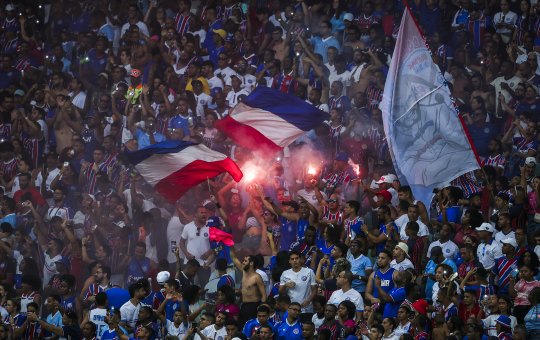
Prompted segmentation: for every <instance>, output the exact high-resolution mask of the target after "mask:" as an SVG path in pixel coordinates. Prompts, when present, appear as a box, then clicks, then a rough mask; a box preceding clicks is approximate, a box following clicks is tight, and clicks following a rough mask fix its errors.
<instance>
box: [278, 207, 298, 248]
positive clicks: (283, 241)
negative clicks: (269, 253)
mask: <svg viewBox="0 0 540 340" xmlns="http://www.w3.org/2000/svg"><path fill="white" fill-rule="evenodd" d="M279 222H280V223H281V238H280V242H279V250H287V251H288V250H289V249H290V248H291V244H293V243H294V242H295V241H296V237H297V236H296V235H297V225H296V221H291V220H288V219H286V218H285V217H282V216H280V217H279Z"/></svg>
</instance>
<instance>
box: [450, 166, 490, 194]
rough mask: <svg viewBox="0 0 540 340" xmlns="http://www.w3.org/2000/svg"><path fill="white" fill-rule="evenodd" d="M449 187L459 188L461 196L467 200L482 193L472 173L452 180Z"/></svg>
mask: <svg viewBox="0 0 540 340" xmlns="http://www.w3.org/2000/svg"><path fill="white" fill-rule="evenodd" d="M450 185H452V186H455V187H458V188H460V189H461V190H462V191H463V196H464V197H467V198H468V197H470V196H471V195H472V194H476V193H477V192H481V191H482V188H481V187H480V186H479V185H478V183H477V181H476V177H475V176H474V173H473V172H472V171H471V172H467V173H466V174H463V175H461V176H459V177H458V178H456V179H454V180H453V181H451V182H450Z"/></svg>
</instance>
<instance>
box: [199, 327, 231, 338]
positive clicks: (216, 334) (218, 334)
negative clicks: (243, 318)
mask: <svg viewBox="0 0 540 340" xmlns="http://www.w3.org/2000/svg"><path fill="white" fill-rule="evenodd" d="M201 333H202V334H203V335H204V336H205V337H206V338H207V339H209V340H223V339H225V337H226V336H227V329H226V328H225V326H222V327H221V328H220V329H219V330H218V329H216V325H210V326H208V327H206V328H205V329H203V330H202V332H201Z"/></svg>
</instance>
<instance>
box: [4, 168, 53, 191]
mask: <svg viewBox="0 0 540 340" xmlns="http://www.w3.org/2000/svg"><path fill="white" fill-rule="evenodd" d="M59 173H60V169H58V168H54V169H52V170H49V175H48V176H47V179H46V180H45V188H46V189H47V191H51V183H52V181H54V179H55V178H56V176H58V174H59ZM18 179H19V178H17V185H19V184H18V183H19V182H18ZM34 183H35V185H36V187H38V188H40V187H41V183H43V176H42V174H41V171H40V172H39V173H38V175H37V177H36V181H35V182H34ZM13 193H15V191H13Z"/></svg>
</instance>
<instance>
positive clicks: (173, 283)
mask: <svg viewBox="0 0 540 340" xmlns="http://www.w3.org/2000/svg"><path fill="white" fill-rule="evenodd" d="M165 283H166V284H167V286H169V287H172V288H174V290H176V291H177V290H179V289H180V282H178V281H177V280H176V279H175V278H170V279H168V280H167V281H165Z"/></svg>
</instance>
